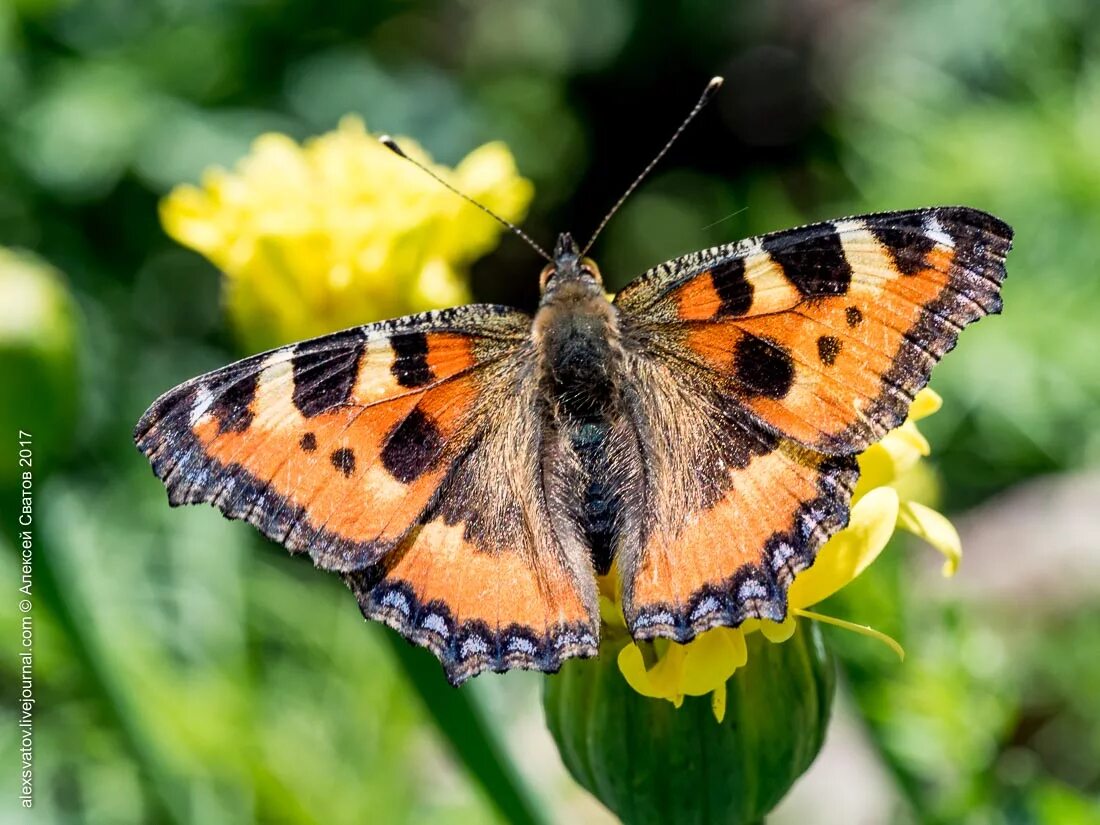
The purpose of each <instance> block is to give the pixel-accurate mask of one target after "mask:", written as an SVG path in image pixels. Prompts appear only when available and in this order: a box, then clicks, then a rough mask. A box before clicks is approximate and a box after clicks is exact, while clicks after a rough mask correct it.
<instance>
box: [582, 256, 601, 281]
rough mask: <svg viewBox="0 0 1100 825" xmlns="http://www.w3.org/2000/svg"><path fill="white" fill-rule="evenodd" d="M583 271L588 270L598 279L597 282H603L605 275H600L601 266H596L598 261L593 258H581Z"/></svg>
mask: <svg viewBox="0 0 1100 825" xmlns="http://www.w3.org/2000/svg"><path fill="white" fill-rule="evenodd" d="M581 272H587V273H588V274H589V275H591V276H592V277H593V278H595V279H596V283H598V284H602V283H603V276H602V275H600V268H599V267H598V266H596V262H595V261H594V260H592V259H591V258H581Z"/></svg>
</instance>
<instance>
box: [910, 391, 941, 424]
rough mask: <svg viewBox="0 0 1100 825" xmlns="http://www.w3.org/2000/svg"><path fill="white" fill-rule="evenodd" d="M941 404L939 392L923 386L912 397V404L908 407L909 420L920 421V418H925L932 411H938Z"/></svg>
mask: <svg viewBox="0 0 1100 825" xmlns="http://www.w3.org/2000/svg"><path fill="white" fill-rule="evenodd" d="M942 406H943V399H942V398H941V397H940V394H939V393H938V392H936V391H935V390H933V389H931V388H929V387H925V388H924V389H923V390H921V391H920V392H918V393H917V397H916V398H914V399H913V406H911V407H910V408H909V420H910V421H920V420H921V419H922V418H927V417H928V416H930V415H932V414H933V413H936V412H939V410H940V407H942Z"/></svg>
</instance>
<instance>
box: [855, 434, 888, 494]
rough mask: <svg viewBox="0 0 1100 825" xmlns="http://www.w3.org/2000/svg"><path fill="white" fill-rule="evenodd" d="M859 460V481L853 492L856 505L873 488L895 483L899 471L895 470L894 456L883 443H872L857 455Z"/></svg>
mask: <svg viewBox="0 0 1100 825" xmlns="http://www.w3.org/2000/svg"><path fill="white" fill-rule="evenodd" d="M857 460H858V461H859V481H858V482H857V483H856V489H855V491H854V492H853V493H852V504H853V505H855V504H856V503H858V502H859V500H860V499H861V498H863V497H864V496H865V495H867V493H869V492H871V490H875V489H877V488H879V487H885V486H887V485H888V484H893V483H894V479H895V478H896V476H897V473H896V472H895V470H894V457H893V456H892V455H891V454H890V452H889V451H888V450H887V449H886V448H885V447H884V446H882V444H881V443H878V444H872V445H871V446H870V447H868V448H867V449H866V450H864V451H863V452H862V453H860V454H859V455H858V456H857Z"/></svg>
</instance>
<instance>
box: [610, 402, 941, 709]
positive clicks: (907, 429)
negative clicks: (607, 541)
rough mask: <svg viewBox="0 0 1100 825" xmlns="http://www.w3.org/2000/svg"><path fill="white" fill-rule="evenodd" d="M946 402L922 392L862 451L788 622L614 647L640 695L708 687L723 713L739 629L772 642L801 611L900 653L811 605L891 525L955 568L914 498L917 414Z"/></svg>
mask: <svg viewBox="0 0 1100 825" xmlns="http://www.w3.org/2000/svg"><path fill="white" fill-rule="evenodd" d="M942 403H943V401H942V399H941V398H940V397H939V396H938V395H937V394H936V393H935V392H933V391H932V390H930V389H924V390H921V392H920V393H919V394H918V395H917V397H916V399H915V400H914V402H913V406H912V408H911V409H910V411H909V418H908V419H907V420H906V421H905V423H904V424H902V425H901V426H900V427H898V428H897V429H895V430H893V431H891V432H890V433H888V434H887V435H886V437H885V438H883V439H882V441H880V442H879V443H877V444H874V445H872V446H871V447H870V448H868V449H867V450H866V451H865V452H863V453H862V454H861V455H860V456H859V467H860V480H859V483H858V484H857V486H856V489H855V491H854V492H853V495H852V512H851V519H850V521H849V523H848V526H847V527H845V528H844V529H843V530H840V531H839V532H837V533H836V534H835V535H834V536H833V537H832V538H831V539H829V541H828V542H826V543H825V545H824V546H823V547H822V548H821V550H820V551H819V553H818V555H817V559H816V561H815V562H814V564H813V566H812V567H810V568H809V569H808V570H804V571H803V572H802V573H800V574H799V575H798V576H797V577H796V578H795V580H794V582H793V583H792V584H791V588H790V591H789V592H788V594H787V619H786V620H785V621H783V622H779V623H777V622H772V621H768V620H759V619H750V620H748V621H746V622H745V623H744V624H742V625H741V626H740V627H738V628H724V627H722V628H715V629H714V630H709V631H707V632H706V633H702V634H700V635H699V636H698V637H697V638H696V639H694V640H693V641H691V642H689V643H688V644H686V645H681V644H677V643H675V642H670V641H668V640H665V639H661V640H658V641H656V642H654V643H652V644H646V643H643V644H641V645H639V644H636V643H633V642H631V643H628V644H627V645H626V646H625V647H623V649H622V650H621V651H620V652H619V659H618V662H619V669H620V670H621V671H622V674H623V676H624V677H625V678H626V680H627V682H628V683H629V684H630V686H631V687H633V688H634V690H636V691H637V692H638V693H641V694H642V695H644V696H652V697H654V698H660V699H667V700H668V701H670V702H672V703H673V704H675V705H676V706H679V705H680V704H681V703H682V702H683V700H684V696H705V695H706V694H708V693H710V694H711V703H712V707H713V709H714V715H715V717H716V718H717V719H718V721H721V720H722V717H723V715H724V713H725V703H726V682H727V681H728V680H729V678H730V677H731V676H732V675H733V673H734V672H735V671H736V670H737V668H739V667H743V666H744V665H745V663H746V662H747V661H748V651H747V648H746V645H745V634H747V633H753V632H755V631H758V630H759V631H760V632H761V633H762V634H763V635H764V637H765V638H767V639H768V640H769V641H771V642H776V643H780V642H784V641H786V640H787V639H789V638H790V637H791V635H792V634H793V633H794V632H795V627H796V622H797V618H798V617H803V618H808V619H813V620H816V621H822V622H827V623H829V624H835V625H839V626H841V627H845V628H847V629H850V630H854V631H856V632H859V633H863V634H865V635H868V636H872V637H874V638H877V639H880V640H881V641H883V642H885V643H886V644H888V645H889V646H890V647H891V648H893V649H894V650H895V651H896V652H897V653H898V655H899V656H903V655H904V652H903V651H902V649H901V647H900V645H898V643H897V642H895V641H894V640H893V639H891V638H890V637H888V636H886V635H885V634H882V633H879V632H878V631H876V630H874V629H872V628H869V627H866V626H863V625H857V624H853V623H851V622H847V621H844V620H841V619H836V618H832V617H829V616H823V615H821V614H819V613H815V612H812V611H810V610H809V609H808V608H810V607H812V606H813V605H815V604H817V603H818V602H820V601H823V600H824V599H826V598H828V597H829V596H831V595H833V594H834V593H836V592H837V591H838V590H840V589H841V588H842V587H844V586H845V585H847V584H849V583H850V582H852V581H853V580H854V579H855V578H856V577H857V576H859V574H860V573H862V572H863V571H864V570H866V569H867V567H868V565H870V564H871V562H873V561H874V560H875V559H876V558H878V555H879V553H881V552H882V550H883V548H885V547H886V544H887V542H888V541H889V540H890V537H891V536H892V535H893V533H894V530H895V528H897V527H901V528H902V529H904V530H908V531H909V532H911V533H914V534H916V535H918V536H920V537H921V538H923V539H924V540H925V541H927V542H928V543H929V544H931V545H932V546H933V547H935V548H936V549H937V550H939V551H940V552H941V553H943V554H944V556H945V559H946V561H945V562H944V575H948V576H949V575H952V574H953V573H954V572H955V570H956V568H957V567H958V564H959V559H960V558H961V557H962V547H961V545H960V542H959V534H958V533H957V532H956V531H955V528H954V527H953V526H952V525H951V522H950V521H948V520H947V519H946V518H945V517H944V516H943V515H941V514H940V513H937V512H936V511H935V510H933V509H932V508H930V507H928V506H926V505H924V504H921V503H920V502H918V501H915V500H914V498H913V496H914V495H915V494H916V492H917V491H919V489H920V488H921V486H922V484H921V479H922V477H923V467H922V465H921V464H920V459H921V458H923V457H925V456H927V455H928V454H929V452H930V448H929V445H928V442H927V441H926V440H925V438H924V436H923V435H921V433H920V431H919V430H918V429H917V426H916V423H915V422H916V421H919V420H920V419H922V418H925V417H926V416H929V415H931V414H932V413H934V412H936V411H937V410H938V409H939V408H940V406H941V405H942ZM612 572H613V573H614V571H612ZM617 593H618V590H617V582H616V581H615V580H614V577H613V576H612V577H608V578H607V579H606V580H605V581H604V582H601V596H600V599H601V612H602V614H603V617H604V622H605V624H607V625H608V626H609V629H610V630H611V632H612V633H614V632H616V631H617V630H618V629H619V628H625V625H626V623H625V621H624V620H623V617H622V610H621V608H620V607H619V605H618V602H617V601H616V600H617V598H618V595H617Z"/></svg>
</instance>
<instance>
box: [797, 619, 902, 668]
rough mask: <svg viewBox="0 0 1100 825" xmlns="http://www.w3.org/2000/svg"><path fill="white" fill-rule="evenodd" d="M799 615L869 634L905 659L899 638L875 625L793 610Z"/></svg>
mask: <svg viewBox="0 0 1100 825" xmlns="http://www.w3.org/2000/svg"><path fill="white" fill-rule="evenodd" d="M793 612H794V613H796V614H797V615H799V616H802V617H803V618H806V619H813V620H814V621H815V622H822V623H824V624H831V625H834V626H836V627H842V628H844V629H845V630H851V631H852V632H853V633H858V634H859V635H860V636H867V637H868V638H870V639H877V640H878V641H880V642H882V643H883V644H884V645H886V646H887V647H888V648H890V649H891V650H892V651H894V653H896V654H898V658H899V659H901V660H902V661H904V660H905V648H903V647H902V646H901V645H900V644H898V642H897V640H896V639H894V638H893V637H892V636H888V635H886V634H885V633H883V632H882V631H881V630H875V629H874V628H873V627H868V626H867V625H865V624H856V623H855V622H846V621H844V619H836V618H834V617H832V616H825V615H823V614H821V613H814V612H812V611H810V610H802V609H796V610H794V611H793Z"/></svg>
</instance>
